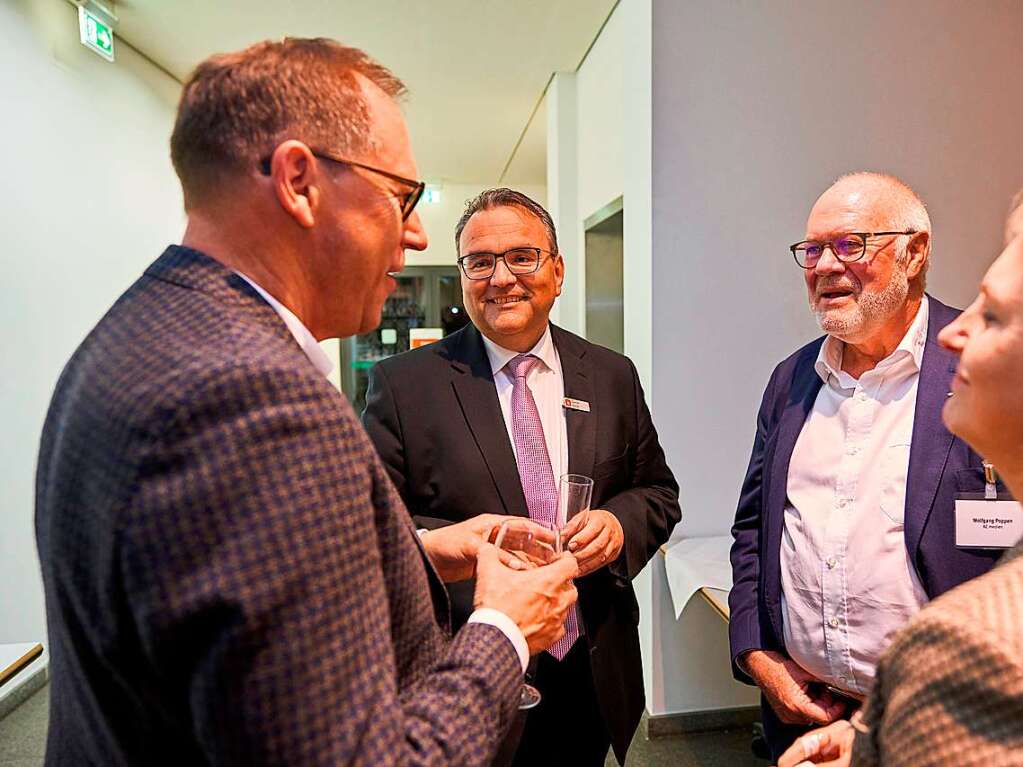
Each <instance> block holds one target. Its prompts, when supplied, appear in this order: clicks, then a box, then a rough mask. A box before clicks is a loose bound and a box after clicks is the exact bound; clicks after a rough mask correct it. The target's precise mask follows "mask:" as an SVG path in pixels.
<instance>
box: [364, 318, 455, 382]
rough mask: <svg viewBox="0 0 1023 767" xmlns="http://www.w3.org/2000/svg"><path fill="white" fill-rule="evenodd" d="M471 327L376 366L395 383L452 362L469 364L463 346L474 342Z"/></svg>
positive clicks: (444, 366)
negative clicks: (404, 377) (470, 331)
mask: <svg viewBox="0 0 1023 767" xmlns="http://www.w3.org/2000/svg"><path fill="white" fill-rule="evenodd" d="M471 327H472V325H467V326H466V327H464V328H461V329H460V330H456V331H455V332H454V333H452V334H451V335H449V336H445V337H444V338H442V339H440V340H439V341H435V342H433V343H432V344H427V345H426V346H420V347H419V348H418V349H412V350H410V351H407V352H401V353H400V354H395V355H392V356H390V357H387V358H385V359H383V360H381V361H380V362H378V363H376V365H374V367H379V368H380V369H381V370H383V371H384V372H385V373H386V374H387V377H388V378H389V379H390V380H391V382H392V383H394V382H395V381H401V380H404V379H402V378H401V377H402V376H416V375H422V374H423V372H424V371H428V370H438V369H444V368H447V367H449V366H450V365H451V363H455V362H464V363H465V364H469V362H470V360H463V359H462V358H463V357H465V356H466V353H465V352H464V351H463V347H465V346H471V345H472V342H473V339H472V338H471V334H469V333H467V330H468V328H471ZM474 330H475V329H474ZM409 383H415V381H414V380H410V381H409Z"/></svg>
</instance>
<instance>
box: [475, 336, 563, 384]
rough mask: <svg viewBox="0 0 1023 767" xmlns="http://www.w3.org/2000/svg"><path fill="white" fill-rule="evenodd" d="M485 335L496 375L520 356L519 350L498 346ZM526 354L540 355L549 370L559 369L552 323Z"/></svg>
mask: <svg viewBox="0 0 1023 767" xmlns="http://www.w3.org/2000/svg"><path fill="white" fill-rule="evenodd" d="M480 335H481V336H483V346H484V347H485V348H486V350H487V359H489V360H490V370H491V371H492V372H493V374H494V375H495V376H496V375H497V374H498V373H499V372H501V370H503V369H504V366H505V365H507V364H508V362H509V361H511V360H512V359H513V358H515V357H517V356H519V352H513V351H512V350H511V349H505V348H504V347H503V346H498V345H497V344H495V343H494V342H493V341H491V340H490V339H489V338H487V337H486V336H485V335H483V334H482V333H480ZM526 354H532V355H533V356H534V357H539V359H540V361H541V362H542V363H543V364H544V365H546V366H547V369H548V370H557V367H555V363H556V360H557V357H556V356H555V354H556V353H555V351H554V339H552V338H551V326H550V323H548V324H547V327H546V328H545V329H544V331H543V335H542V336H540V340H539V341H537V342H536V345H534V346H533V348H532V349H530V350H529V351H528V352H526Z"/></svg>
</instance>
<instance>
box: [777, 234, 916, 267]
mask: <svg viewBox="0 0 1023 767" xmlns="http://www.w3.org/2000/svg"><path fill="white" fill-rule="evenodd" d="M904 234H918V232H917V230H916V229H904V230H902V231H901V232H849V234H843V235H842V236H841V237H836V238H835V239H834V240H803V241H802V242H797V243H796V244H795V245H789V250H791V251H792V257H793V258H794V259H796V263H797V264H799V265H800V266H801V267H803V268H804V269H813V268H814V267H815V266H817V262H818V261H820V260H821V256H823V255H824V249H825V248H831V252H832V253H834V254H835V258H837V259H838V260H839V261H841V262H843V263H846V264H848V263H850V262H851V261H859V260H860V259H861V258H863V254H864V253H866V252H867V238H868V237H885V236H895V237H898V236H901V235H904Z"/></svg>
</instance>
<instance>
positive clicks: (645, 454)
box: [363, 325, 681, 758]
mask: <svg viewBox="0 0 1023 767" xmlns="http://www.w3.org/2000/svg"><path fill="white" fill-rule="evenodd" d="M551 333H552V337H553V341H554V345H555V347H556V348H557V350H558V354H559V356H560V359H561V365H562V370H563V373H564V381H565V396H566V397H571V398H573V399H578V400H584V401H586V402H589V403H590V407H591V410H590V412H588V413H586V412H582V411H579V410H567V411H566V416H565V418H566V427H567V431H568V471H569V472H570V473H574V474H585V475H587V476H590V477H593V481H594V487H593V499H592V503H591V507H592V508H603V509H607V510H608V511H610V512H611V513H612V514H614V515H615V516H616V517H617V518H618V520H619V521H620V522H621V524H622V529H623V530H624V532H625V544H624V547H623V549H622V554H621V556H620V557H619V559H618V560H617V561H616V562H614V563H613V564H611V565H610V566H609V567H606V568H604V569H601V570H598V571H596V572H594V573H592V574H591V575H589V576H587V577H585V578H582V579H580V580H579V582H578V584H577V585H578V589H579V604H580V605H581V610H582V616H583V622H584V624H585V627H586V636H587V640H588V641H589V644H590V661H591V667H592V669H593V677H594V683H595V686H596V690H597V696H598V698H599V704H600V708H601V712H602V714H603V716H604V721H605V722H606V723H607V724H608V729H609V731H610V732H611V736H612V744H613V745H614V748H615V753H616V754H618V755H619V757H620V758H623V757H624V754H625V750H626V749H627V748H628V745H629V742H630V740H631V738H632V734H633V732H634V731H635V728H636V724H637V723H638V721H639V717H640V715H641V713H642V709H643V703H644V697H643V673H642V666H641V661H640V655H639V637H638V633H637V630H636V625H637V623H638V620H639V609H638V606H637V603H636V596H635V594H634V593H633V590H632V584H631V580H632V578H634V577H635V576H636V575H637V574H638V573H639V571H640V570H642V569H643V567H644V566H645V565H646V563H647V561H648V560H649V559H650V557H651V556H653V554H654V553H655V552H656V551H657V547H658V546H660V544H661V543H663V542H664V541H665V540H667V538H668V536H669V535H670V533H671V530H672V528H674V526H675V524H676V523H677V522H678V521H679V519H680V517H681V511H680V510H679V505H678V485H677V484H676V483H675V479H674V477H673V476H672V474H671V471H670V470H669V469H668V467H667V465H666V464H665V462H664V452H663V451H662V450H661V446H660V444H659V443H658V441H657V432H656V431H655V429H654V425H653V423H652V422H651V420H650V412H649V410H648V409H647V406H646V403H645V401H644V399H643V391H642V389H641V388H640V383H639V377H638V376H637V374H636V370H635V368H634V367H633V365H632V363H631V362H630V361H629V360H628V358H626V357H623V356H622V355H620V354H616V353H615V352H612V351H609V350H608V349H604V348H602V347H600V346H596V345H594V344H591V343H588V342H587V341H584V340H583V339H581V338H579V337H578V336H575V335H573V334H571V333H568V332H566V331H564V330H562V329H561V328H558V327H555V326H553V325H552V326H551ZM363 422H364V423H365V426H366V430H367V431H368V432H369V435H370V437H371V438H372V439H373V442H374V443H375V444H376V446H377V450H378V451H379V452H380V455H381V457H382V458H383V460H384V465H385V466H386V467H387V471H388V473H389V474H390V476H391V479H393V480H394V484H395V486H396V487H397V488H398V491H399V492H400V493H401V495H402V498H404V499H405V503H406V504H407V506H408V508H409V510H410V511H411V512H412V514H413V516H414V518H415V520H416V523H417V524H419V525H421V526H425V527H436V526H438V525H442V524H448V523H450V522H457V521H460V520H464V519H468V518H470V517H473V516H475V515H477V514H481V513H484V512H492V513H497V514H515V515H519V516H528V511H527V508H526V500H525V496H524V495H523V493H522V485H521V482H520V480H519V474H518V470H517V468H516V463H515V454H514V452H513V450H512V445H511V441H510V440H509V438H508V430H507V428H506V426H505V422H504V419H503V417H502V415H501V405H500V403H499V401H498V397H497V389H496V387H495V386H494V380H493V375H492V373H491V370H490V362H489V360H488V359H487V354H486V349H485V347H484V345H483V339H482V336H481V335H480V333H479V331H478V330H477V329H476V328H475V327H474V326H472V325H468V326H466V327H464V328H462V329H461V330H459V331H458V332H456V333H453V334H452V335H450V336H448V337H447V338H444V339H443V340H441V341H439V342H437V343H434V344H430V345H429V346H426V347H423V348H422V349H417V350H415V351H411V352H408V353H406V354H399V355H397V356H395V357H391V358H389V359H386V360H384V361H383V362H381V363H379V364H377V365H376V366H375V367H374V369H373V371H372V374H371V376H370V386H369V392H368V394H367V396H366V411H365V413H364V414H363ZM452 597H453V600H454V602H455V610H456V616H458V612H459V611H458V608H459V603H460V602H461V604H462V611H461V612H462V616H459V617H464V613H465V612H466V611H467V610H468V609H469V605H470V604H471V591H470V590H469V589H467V588H463V589H462V590H458V589H453V590H452ZM467 599H468V600H470V601H468V602H467Z"/></svg>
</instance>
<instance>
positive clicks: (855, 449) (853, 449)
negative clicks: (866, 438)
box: [849, 447, 860, 455]
mask: <svg viewBox="0 0 1023 767" xmlns="http://www.w3.org/2000/svg"><path fill="white" fill-rule="evenodd" d="M859 452H860V449H859V448H858V447H851V448H849V455H858V454H859Z"/></svg>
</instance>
